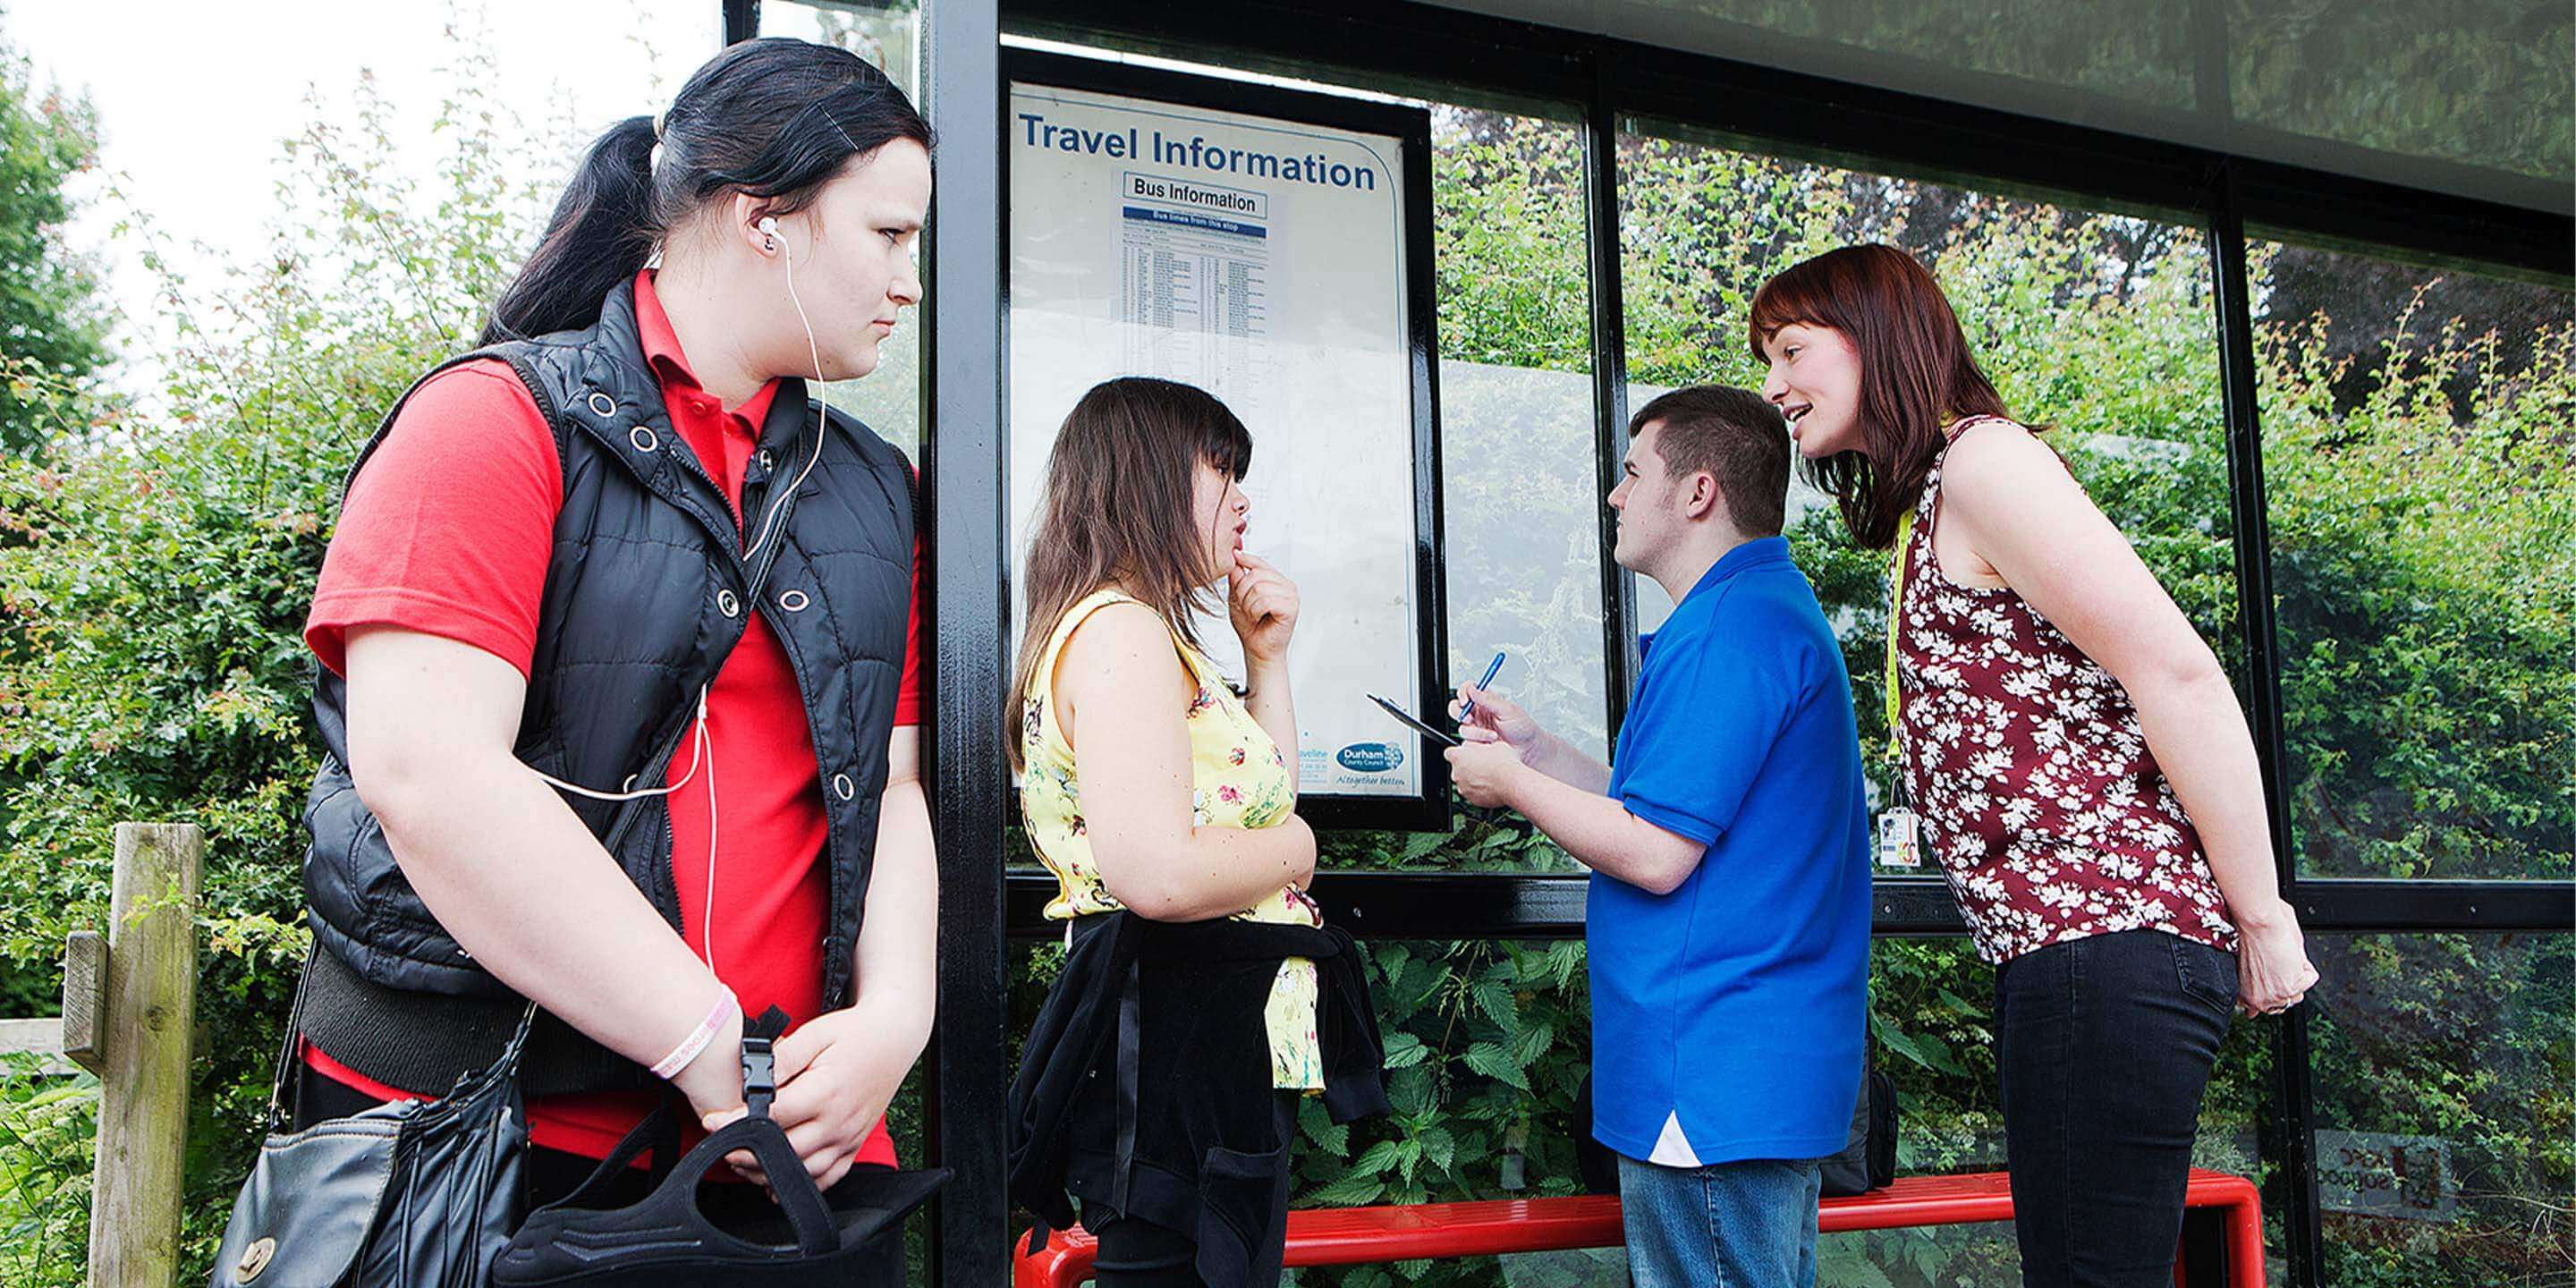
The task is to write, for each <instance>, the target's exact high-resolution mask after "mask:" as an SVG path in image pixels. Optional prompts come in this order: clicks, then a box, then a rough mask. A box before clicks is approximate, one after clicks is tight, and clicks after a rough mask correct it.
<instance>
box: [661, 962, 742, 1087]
mask: <svg viewBox="0 0 2576 1288" xmlns="http://www.w3.org/2000/svg"><path fill="white" fill-rule="evenodd" d="M716 987H718V988H723V989H724V992H723V993H722V994H721V995H719V996H718V997H717V998H716V1004H715V1005H714V1006H713V1007H710V1008H709V1009H708V1010H707V1018H705V1019H703V1020H700V1021H698V1027H697V1031H696V1032H693V1033H691V1034H689V1036H687V1037H686V1038H683V1039H681V1040H680V1045H678V1046H675V1047H673V1048H671V1054H669V1055H666V1056H663V1057H662V1059H661V1061H660V1062H659V1063H657V1064H655V1065H654V1066H653V1076H654V1077H656V1078H662V1079H666V1080H667V1079H669V1078H670V1077H671V1076H672V1075H674V1074H677V1073H678V1072H679V1071H680V1070H682V1069H685V1068H688V1067H689V1062H690V1061H691V1060H695V1059H697V1058H698V1053H699V1052H701V1051H704V1050H706V1049H707V1044H708V1043H710V1042H713V1041H715V1040H716V1034H718V1033H720V1032H722V1031H724V1022H725V1017H727V1016H729V1015H732V1014H733V1013H734V1012H736V1011H739V1010H741V1009H742V1003H741V1002H739V1001H736V1000H735V999H734V995H733V990H732V989H730V988H724V985H722V984H718V985H716Z"/></svg>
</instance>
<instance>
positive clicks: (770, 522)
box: [528, 217, 832, 971]
mask: <svg viewBox="0 0 2576 1288" xmlns="http://www.w3.org/2000/svg"><path fill="white" fill-rule="evenodd" d="M759 226H760V231H761V232H762V233H764V234H766V235H768V236H770V237H777V236H778V221H777V220H775V219H771V218H767V217H763V218H762V219H761V221H760V225H759ZM778 247H779V249H780V250H781V251H783V252H785V253H786V256H787V301H788V303H790V304H792V305H794V306H795V307H796V321H797V324H798V325H800V326H802V327H804V328H805V352H806V354H807V356H808V357H809V358H811V359H812V361H813V363H814V400H815V401H816V402H818V403H820V404H821V405H822V408H823V418H822V422H821V423H819V424H817V425H816V426H815V427H814V451H813V454H812V455H809V456H807V457H806V458H805V467H804V468H803V469H800V470H798V471H797V472H796V477H795V479H793V480H792V481H790V482H789V483H788V485H787V487H786V488H785V490H783V491H781V492H779V493H778V495H777V496H776V497H775V498H773V499H772V500H771V501H770V503H769V509H768V510H767V512H766V513H764V514H763V515H762V516H761V521H760V529H759V531H758V532H757V533H756V534H755V535H754V536H753V538H752V541H751V544H750V545H748V546H745V547H743V552H742V553H743V558H744V559H745V560H746V561H748V560H749V559H750V558H751V556H753V555H755V554H758V553H759V552H760V547H761V546H762V544H764V543H765V542H767V541H768V540H769V538H770V537H771V536H773V535H775V532H776V529H777V525H778V516H779V514H780V512H781V511H783V510H785V509H786V508H787V500H788V498H790V497H792V496H794V495H795V494H796V489H797V488H799V487H802V486H804V484H805V478H806V476H807V475H809V474H812V473H813V472H814V466H815V464H816V463H817V462H819V461H821V460H822V459H823V435H824V434H825V433H827V432H829V430H830V428H831V417H832V401H831V398H830V396H829V395H828V394H826V393H825V392H824V383H825V382H824V378H823V350H822V345H821V343H820V342H819V341H817V340H816V339H815V338H814V321H813V319H812V318H809V317H807V316H806V315H805V301H804V300H803V299H802V298H800V297H799V296H798V295H797V294H796V249H795V247H794V246H793V245H791V244H790V243H788V242H787V241H786V239H784V238H779V241H778ZM694 723H695V725H696V729H695V730H694V736H693V737H692V738H691V739H690V746H689V769H688V772H686V773H684V774H682V775H680V777H679V780H678V781H677V782H673V783H671V784H669V785H667V786H663V787H646V788H642V789H640V790H636V791H624V792H603V791H595V790H593V789H591V788H588V787H583V786H581V785H579V784H577V783H567V782H565V781H564V780H562V779H560V778H556V777H554V776H553V775H551V774H548V773H546V772H545V771H543V770H540V769H535V768H531V769H530V770H529V771H528V772H530V773H532V774H535V775H536V776H537V777H538V778H540V779H542V780H544V781H545V782H547V783H549V784H552V785H553V786H555V787H556V788H559V789H561V790H563V791H567V792H571V793H572V794H574V795H576V796H586V797H589V798H590V799H592V800H597V801H632V800H642V799H643V798H645V797H647V796H668V795H670V794H671V793H673V792H676V791H678V790H680V789H681V788H682V787H685V786H687V785H688V784H689V782H690V781H691V780H692V779H695V778H696V777H697V776H698V770H699V768H700V767H701V766H703V767H704V768H705V769H706V772H707V897H706V905H705V907H706V911H705V913H704V914H703V915H702V916H701V918H700V921H701V922H702V923H703V924H702V928H701V930H700V934H701V936H702V937H703V940H704V943H705V945H706V951H705V954H704V956H705V958H706V963H707V969H708V970H711V971H712V970H714V969H715V965H716V928H715V912H716V767H715V758H714V757H713V756H712V755H710V754H708V752H709V746H708V744H709V743H710V742H711V741H712V737H711V735H709V733H708V732H707V691H706V688H705V687H704V686H700V687H699V689H698V714H697V718H696V720H695V722H694Z"/></svg>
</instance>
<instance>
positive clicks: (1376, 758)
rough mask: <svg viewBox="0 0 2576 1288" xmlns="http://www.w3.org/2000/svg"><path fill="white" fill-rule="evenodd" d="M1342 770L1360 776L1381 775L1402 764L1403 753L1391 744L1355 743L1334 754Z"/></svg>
mask: <svg viewBox="0 0 2576 1288" xmlns="http://www.w3.org/2000/svg"><path fill="white" fill-rule="evenodd" d="M1333 759H1335V760H1337V761H1340V762H1341V766H1342V768H1344V769H1347V770H1350V771H1352V772H1354V773H1361V774H1383V773H1386V772H1387V771H1389V770H1391V769H1394V768H1395V767H1396V766H1398V765H1401V764H1403V763H1404V752H1403V751H1402V750H1401V749H1399V748H1397V747H1396V746H1395V745H1394V744H1392V743H1384V742H1355V743H1352V744H1351V745H1350V746H1347V747H1344V748H1342V749H1341V751H1340V752H1338V753H1336V754H1335V755H1334V757H1333Z"/></svg>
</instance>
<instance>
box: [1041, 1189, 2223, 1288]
mask: <svg viewBox="0 0 2576 1288" xmlns="http://www.w3.org/2000/svg"><path fill="white" fill-rule="evenodd" d="M2183 1203H2184V1206H2185V1209H2186V1211H2185V1221H2184V1231H2183V1248H2182V1256H2181V1257H2180V1258H2179V1259H2177V1261H2176V1262H2175V1265H2174V1279H2175V1282H2177V1283H2179V1284H2184V1285H2194V1286H2197V1285H2210V1286H2213V1288H2214V1286H2216V1285H2226V1286H2227V1288H2263V1201H2262V1199H2261V1197H2260V1196H2259V1195H2257V1194H2256V1192H2255V1190H2254V1183H2253V1182H2251V1181H2248V1180H2246V1179H2245V1178H2244V1177H2241V1176H2230V1175H2228V1174H2226V1173H2224V1172H2205V1171H2202V1170H2200V1169H2198V1168H2194V1169H2192V1173H2191V1186H2190V1189H2189V1191H2188V1192H2187V1194H2186V1196H2185V1198H2184V1200H2183ZM2011 1219H2012V1193H2011V1191H2010V1189H2009V1188H2008V1187H2007V1185H2006V1182H2005V1180H2004V1174H2003V1173H2001V1172H1976V1173H1970V1174H1966V1175H1960V1176H1909V1177H1905V1178H1903V1179H1901V1180H1899V1181H1897V1182H1896V1183H1895V1184H1894V1185H1891V1186H1889V1187H1887V1188H1886V1189H1883V1190H1873V1191H1871V1192H1869V1193H1867V1194H1862V1195H1858V1196H1855V1197H1852V1198H1831V1199H1826V1200H1825V1201H1824V1202H1823V1203H1822V1204H1820V1205H1819V1206H1818V1210H1817V1213H1816V1228H1817V1229H1819V1230H1821V1231H1822V1232H1824V1233H1826V1234H1839V1233H1842V1232H1845V1231H1849V1230H1890V1229H1896V1228H1900V1227H1904V1226H1922V1225H1964V1224H1969V1223H1972V1222H1978V1221H2009V1220H2011ZM2213 1221H2214V1224H2213ZM1620 1242H1622V1236H1621V1232H1620V1226H1619V1200H1618V1199H1616V1198H1613V1197H1610V1196H1608V1195H1586V1196H1582V1197H1577V1198H1553V1199H1501V1200H1494V1201H1488V1202H1477V1203H1425V1204H1421V1205H1418V1206H1414V1207H1362V1208H1311V1209H1307V1210H1303V1211H1297V1212H1291V1213H1289V1214H1288V1255H1287V1264H1289V1265H1292V1266H1333V1265H1349V1264H1352V1263H1355V1262H1368V1261H1408V1260H1413V1259H1415V1258H1447V1257H1487V1256H1493V1255H1496V1254H1498V1253H1506V1252H1549V1251H1554V1250H1557V1249H1562V1248H1606V1247H1611V1246H1613V1245H1616V1244H1618V1243H1620ZM1097 1251H1098V1245H1097V1244H1095V1243H1094V1242H1093V1241H1092V1238H1091V1235H1090V1234H1089V1233H1088V1232H1086V1231H1084V1230H1082V1229H1081V1228H1079V1227H1076V1228H1074V1229H1071V1230H1061V1231H1058V1232H1057V1233H1056V1235H1055V1237H1054V1238H1053V1239H1052V1240H1050V1241H1049V1242H1048V1243H1047V1245H1046V1246H1045V1247H1042V1248H1039V1249H1037V1250H1035V1251H1033V1252H1032V1251H1023V1252H1022V1254H1021V1255H1020V1256H1019V1257H1018V1259H1017V1261H1016V1263H1015V1265H1014V1268H1013V1273H1012V1283H1013V1285H1014V1288H1072V1285H1075V1284H1079V1283H1082V1282H1084V1281H1085V1280H1088V1279H1089V1278H1091V1262H1092V1257H1093V1256H1094V1255H1095V1253H1096V1252H1097Z"/></svg>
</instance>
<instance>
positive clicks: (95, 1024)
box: [62, 930, 107, 1078]
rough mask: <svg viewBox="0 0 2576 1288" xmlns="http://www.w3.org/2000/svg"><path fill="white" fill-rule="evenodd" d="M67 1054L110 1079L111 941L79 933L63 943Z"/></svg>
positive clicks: (80, 931)
mask: <svg viewBox="0 0 2576 1288" xmlns="http://www.w3.org/2000/svg"><path fill="white" fill-rule="evenodd" d="M62 1049H63V1054H64V1055H66V1056H69V1057H70V1058H71V1059H72V1061H73V1062H74V1063H76V1064H78V1065H79V1066H80V1067H82V1068H84V1069H87V1070H89V1071H90V1072H91V1073H94V1074H97V1075H98V1076H100V1077H102V1078H103V1077H106V1076H107V939H106V937H105V936H103V935H101V934H99V933H98V932H97V931H95V930H75V931H73V932H72V933H71V936H70V937H69V938H68V939H66V940H65V941H64V943H63V1048H62Z"/></svg>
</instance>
